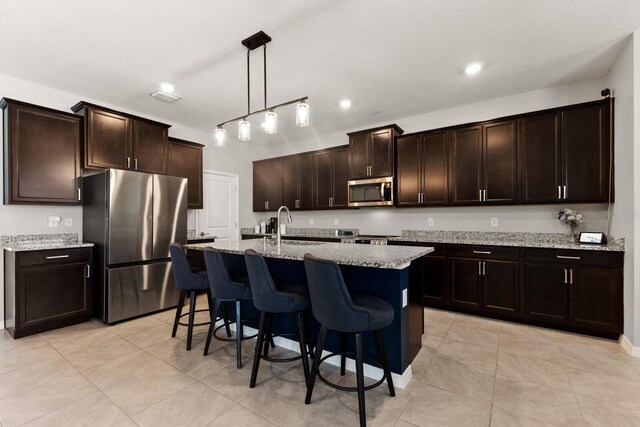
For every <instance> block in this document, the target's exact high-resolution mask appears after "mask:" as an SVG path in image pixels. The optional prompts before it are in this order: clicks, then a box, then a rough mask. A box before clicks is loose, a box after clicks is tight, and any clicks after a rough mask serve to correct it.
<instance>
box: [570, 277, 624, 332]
mask: <svg viewBox="0 0 640 427" xmlns="http://www.w3.org/2000/svg"><path fill="white" fill-rule="evenodd" d="M569 273H570V276H569V322H570V323H572V324H573V325H575V326H582V327H585V328H593V329H602V330H608V331H613V332H622V324H621V321H620V320H621V318H622V316H621V295H620V284H619V280H620V278H619V272H618V271H616V270H611V269H605V268H586V267H579V268H573V267H572V268H571V269H570V271H569Z"/></svg>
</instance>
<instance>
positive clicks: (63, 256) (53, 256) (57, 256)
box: [45, 255, 69, 259]
mask: <svg viewBox="0 0 640 427" xmlns="http://www.w3.org/2000/svg"><path fill="white" fill-rule="evenodd" d="M60 258H69V255H51V256H48V257H45V259H60Z"/></svg>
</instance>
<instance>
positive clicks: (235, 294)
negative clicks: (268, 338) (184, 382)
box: [202, 248, 252, 369]
mask: <svg viewBox="0 0 640 427" xmlns="http://www.w3.org/2000/svg"><path fill="white" fill-rule="evenodd" d="M202 253H203V255H204V263H205V264H206V266H207V275H208V277H209V286H210V288H211V295H212V296H213V301H214V302H215V304H214V307H213V315H214V316H216V315H217V314H218V311H220V307H221V306H222V305H223V304H222V303H224V302H234V303H235V306H236V339H235V341H236V351H237V354H236V364H237V367H238V369H240V368H242V341H243V340H244V339H249V338H252V337H246V338H245V337H244V334H243V328H242V300H248V299H251V287H250V286H249V283H248V279H247V280H246V282H247V283H243V282H235V281H233V280H231V277H230V276H229V272H228V271H227V267H226V266H225V265H224V260H223V259H222V255H221V254H220V252H218V251H216V250H214V249H213V248H204V249H203V251H202ZM215 331H216V328H215V323H214V322H212V323H211V325H210V326H209V333H208V334H207V342H206V344H205V347H204V355H205V356H206V355H207V354H209V345H210V344H211V338H212V337H213V336H215ZM216 338H217V339H223V338H220V337H218V336H216ZM223 340H224V339H223Z"/></svg>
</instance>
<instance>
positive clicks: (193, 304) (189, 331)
mask: <svg viewBox="0 0 640 427" xmlns="http://www.w3.org/2000/svg"><path fill="white" fill-rule="evenodd" d="M195 315H196V291H191V292H190V295H189V326H187V351H188V350H191V337H192V336H193V322H194V318H195Z"/></svg>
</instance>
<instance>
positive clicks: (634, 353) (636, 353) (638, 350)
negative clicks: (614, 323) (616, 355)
mask: <svg viewBox="0 0 640 427" xmlns="http://www.w3.org/2000/svg"><path fill="white" fill-rule="evenodd" d="M620 345H621V346H622V349H623V350H624V351H625V352H626V353H627V354H628V355H629V356H631V357H637V358H640V347H635V346H634V345H633V344H631V341H629V338H627V337H626V336H624V335H622V336H621V337H620Z"/></svg>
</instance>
